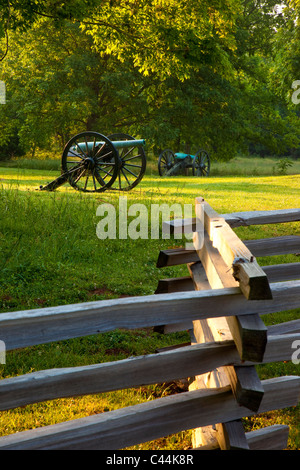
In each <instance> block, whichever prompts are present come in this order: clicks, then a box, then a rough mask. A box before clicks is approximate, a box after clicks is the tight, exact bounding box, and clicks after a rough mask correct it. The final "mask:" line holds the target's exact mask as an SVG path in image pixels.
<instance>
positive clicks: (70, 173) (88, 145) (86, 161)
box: [61, 131, 119, 193]
mask: <svg viewBox="0 0 300 470" xmlns="http://www.w3.org/2000/svg"><path fill="white" fill-rule="evenodd" d="M97 142H101V143H102V145H97ZM61 163H62V171H63V173H64V174H66V176H67V180H68V181H69V183H70V185H71V186H73V188H75V189H77V190H79V191H85V192H92V193H94V192H102V191H105V190H106V189H107V188H109V187H110V186H111V185H112V184H113V183H114V181H115V179H116V177H117V175H118V169H119V155H118V152H117V150H116V149H115V147H114V146H113V144H112V142H111V141H110V140H109V139H108V138H107V137H105V136H104V135H102V134H99V133H98V132H93V131H85V132H81V133H80V134H77V135H75V136H74V137H72V139H70V140H69V142H68V143H67V144H66V146H65V148H64V151H63V154H62V162H61Z"/></svg>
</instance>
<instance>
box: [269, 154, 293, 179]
mask: <svg viewBox="0 0 300 470" xmlns="http://www.w3.org/2000/svg"><path fill="white" fill-rule="evenodd" d="M293 164H294V163H293V162H292V161H291V160H289V159H288V158H281V159H280V160H279V161H278V162H277V163H276V164H275V165H274V173H275V174H276V173H278V174H280V175H286V174H287V170H288V169H289V168H291V167H292V166H293Z"/></svg>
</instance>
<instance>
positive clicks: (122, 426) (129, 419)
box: [0, 376, 300, 450]
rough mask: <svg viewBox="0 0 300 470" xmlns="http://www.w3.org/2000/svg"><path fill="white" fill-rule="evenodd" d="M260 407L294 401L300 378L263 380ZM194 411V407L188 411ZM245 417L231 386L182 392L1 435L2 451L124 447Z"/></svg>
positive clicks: (263, 408)
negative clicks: (105, 411) (71, 419)
mask: <svg viewBox="0 0 300 470" xmlns="http://www.w3.org/2000/svg"><path fill="white" fill-rule="evenodd" d="M263 387H264V397H263V400H262V403H261V407H260V410H259V411H260V412H265V411H270V410H274V409H281V408H285V407H290V406H295V405H296V404H297V403H298V397H299V391H300V378H299V377H297V376H292V377H284V378H275V379H270V380H266V381H264V382H263ZM191 410H192V412H191ZM243 416H249V410H248V409H246V408H243V407H242V406H239V405H238V404H237V402H236V400H235V399H234V397H233V395H232V392H231V390H230V388H228V387H225V389H219V390H207V391H203V390H201V391H199V390H196V391H194V392H184V393H181V394H178V395H171V396H168V397H164V398H160V399H157V400H153V401H150V402H146V403H142V404H139V405H135V406H131V407H127V408H124V409H120V410H116V411H110V412H107V413H102V414H100V415H95V416H88V417H86V418H80V419H76V420H73V421H67V422H64V423H59V424H55V425H51V426H46V427H43V428H37V429H33V430H30V431H24V432H19V433H17V434H13V435H9V436H3V437H1V438H0V449H1V450H5V449H6V450H8V449H11V450H21V449H23V450H25V449H27V450H30V449H31V450H33V449H35V450H38V449H48V450H51V449H52V450H54V449H55V450H63V449H65V450H72V449H76V450H80V449H84V450H91V449H105V450H109V449H122V448H125V447H129V446H131V445H135V444H136V443H140V442H141V438H142V439H143V441H144V442H146V441H149V440H153V439H157V438H159V437H162V436H166V435H169V434H173V433H176V432H180V431H183V430H187V429H193V428H195V427H196V426H207V425H211V424H213V423H219V422H227V421H233V420H236V419H240V418H242V417H243Z"/></svg>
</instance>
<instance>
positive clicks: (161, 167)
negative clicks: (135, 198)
mask: <svg viewBox="0 0 300 470" xmlns="http://www.w3.org/2000/svg"><path fill="white" fill-rule="evenodd" d="M174 164H175V157H174V153H173V152H172V150H169V149H166V150H164V151H163V152H162V153H161V154H160V156H159V158H158V173H159V175H160V176H164V175H166V174H167V173H168V171H169V170H170V169H171V168H172V166H174Z"/></svg>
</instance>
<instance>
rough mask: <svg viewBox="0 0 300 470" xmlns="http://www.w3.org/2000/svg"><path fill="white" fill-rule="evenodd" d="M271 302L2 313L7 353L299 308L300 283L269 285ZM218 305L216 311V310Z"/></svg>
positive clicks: (188, 299)
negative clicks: (118, 333) (97, 336)
mask: <svg viewBox="0 0 300 470" xmlns="http://www.w3.org/2000/svg"><path fill="white" fill-rule="evenodd" d="M271 288H272V295H273V299H272V300H257V301H256V300H253V301H251V302H249V301H247V300H246V299H245V297H244V296H243V295H242V294H241V293H240V290H239V288H227V289H214V290H208V291H197V292H196V291H194V292H178V293H172V294H159V295H156V294H153V295H148V296H143V297H127V298H122V299H113V300H100V301H96V302H84V303H81V304H73V305H63V306H58V307H48V308H41V309H34V310H24V311H18V312H10V313H2V314H1V315H0V337H1V340H2V341H4V342H5V345H6V350H7V351H8V350H11V349H16V348H22V347H26V346H32V345H34V344H41V343H47V342H51V341H59V340H62V339H69V338H76V337H81V336H87V335H91V334H97V333H102V332H106V331H111V330H114V329H116V328H127V329H135V328H143V327H147V326H154V325H161V324H163V325H165V324H176V323H182V322H185V321H193V320H198V319H206V318H216V317H223V316H228V315H230V316H232V315H233V316H234V315H247V314H252V313H257V312H259V314H260V315H264V314H267V313H275V312H280V311H284V310H286V306H287V305H288V306H289V309H293V308H299V307H300V281H291V282H289V281H287V282H279V283H273V284H271ZM216 304H217V305H218V308H217V309H216Z"/></svg>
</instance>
